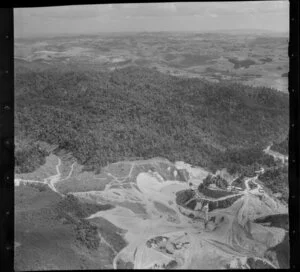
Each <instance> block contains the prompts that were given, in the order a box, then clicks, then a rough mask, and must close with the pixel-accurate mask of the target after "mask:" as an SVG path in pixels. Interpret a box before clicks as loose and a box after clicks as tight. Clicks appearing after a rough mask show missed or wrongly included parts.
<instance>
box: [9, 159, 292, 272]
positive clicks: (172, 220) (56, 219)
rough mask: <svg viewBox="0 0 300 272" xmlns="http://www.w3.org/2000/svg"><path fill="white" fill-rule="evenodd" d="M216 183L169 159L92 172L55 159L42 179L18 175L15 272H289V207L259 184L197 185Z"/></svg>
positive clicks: (122, 164) (252, 181)
mask: <svg viewBox="0 0 300 272" xmlns="http://www.w3.org/2000/svg"><path fill="white" fill-rule="evenodd" d="M43 169H48V170H47V171H48V172H47V173H48V176H46V175H41V171H42V170H43ZM208 174H209V172H207V171H206V170H204V169H202V168H200V167H192V166H191V165H188V164H185V163H183V162H176V163H172V162H170V161H168V160H166V159H163V158H153V159H149V160H132V161H129V160H128V161H121V162H117V163H113V164H109V165H108V166H106V167H103V168H102V169H101V171H98V172H97V173H96V172H87V171H85V170H84V168H83V167H82V166H81V165H80V164H79V163H77V162H76V161H75V160H74V159H72V158H70V157H69V158H66V157H59V156H57V155H54V154H52V153H51V154H50V155H49V157H47V158H46V163H45V165H42V166H41V167H40V168H38V169H37V170H36V171H34V172H32V173H28V174H16V176H15V185H16V198H15V199H16V227H15V233H16V241H15V242H16V244H15V268H16V269H18V270H24V269H26V270H45V269H107V268H115V269H123V268H128V269H132V268H133V269H147V268H166V269H168V268H180V269H199V268H200V267H201V269H222V268H256V267H260V268H279V267H286V265H287V256H285V255H284V254H283V252H284V248H286V247H287V246H288V239H287V236H286V228H287V226H286V225H280V224H276V222H277V221H278V220H276V215H277V214H279V213H280V214H286V213H287V206H285V205H284V204H282V203H281V202H280V201H279V200H277V199H276V198H273V197H272V196H270V195H268V194H267V193H266V192H265V191H264V189H263V186H262V185H261V184H260V182H258V175H257V176H255V177H249V178H248V177H245V178H244V180H243V183H244V187H245V188H244V189H242V190H240V191H239V192H238V193H236V192H235V193H232V194H229V195H227V196H222V197H220V198H209V197H207V196H203V195H202V194H200V193H199V191H198V186H199V184H201V183H202V182H203V179H204V178H205V177H206V176H207V175H208ZM210 174H211V173H210ZM250 184H251V186H250ZM253 184H255V186H253ZM191 203H193V204H191ZM269 221H270V222H271V223H270V224H269V225H268V222H269ZM57 252H59V254H57ZM24 256H25V257H26V258H24Z"/></svg>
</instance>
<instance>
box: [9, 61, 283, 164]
mask: <svg viewBox="0 0 300 272" xmlns="http://www.w3.org/2000/svg"><path fill="white" fill-rule="evenodd" d="M15 98H16V106H15V108H16V113H15V126H16V129H15V132H16V139H19V140H20V141H21V139H26V141H28V142H30V141H36V140H40V141H44V142H48V143H50V144H57V145H58V146H59V147H60V148H64V149H65V150H67V151H68V152H72V154H73V155H74V156H75V157H76V158H77V159H78V161H79V162H80V163H81V164H84V165H86V166H88V167H92V168H99V167H100V166H104V165H106V164H107V163H109V162H115V161H119V160H122V159H123V158H127V157H142V158H152V157H157V156H160V157H165V158H167V159H169V160H171V161H175V160H184V161H186V162H189V163H192V164H194V165H201V166H204V167H207V168H209V169H212V170H216V169H217V168H220V167H229V166H230V167H231V168H232V169H233V168H234V167H235V166H237V167H238V165H245V166H248V165H252V164H254V163H255V162H257V161H259V160H260V159H261V158H262V157H263V152H262V151H261V150H262V148H263V147H265V146H266V145H267V143H269V142H270V141H274V140H275V139H277V138H278V137H283V135H285V133H286V131H287V127H288V125H287V124H288V95H287V94H284V93H280V92H278V91H276V90H274V89H269V88H254V87H249V86H244V85H241V84H237V83H234V82H228V81H227V82H221V83H209V82H206V81H203V80H200V79H184V78H179V77H178V78H177V77H174V76H169V75H166V74H162V73H160V72H158V71H156V70H152V69H147V68H141V67H128V68H124V69H119V70H115V71H113V72H100V71H96V70H92V69H88V68H79V67H71V68H69V67H65V66H58V67H54V68H45V69H44V68H43V69H37V70H35V69H32V68H28V67H26V65H22V66H18V67H16V82H15ZM25 149H26V152H27V153H30V151H29V149H30V148H28V147H27V148H25V147H24V150H25ZM30 154H31V157H33V158H34V157H37V158H39V161H41V159H40V156H33V155H32V153H30ZM237 154H238V157H237ZM19 155H20V156H21V153H19ZM24 163H26V162H24ZM32 165H35V164H33V163H32ZM19 167H21V168H22V166H19ZM23 168H24V167H23ZM25 168H26V167H25Z"/></svg>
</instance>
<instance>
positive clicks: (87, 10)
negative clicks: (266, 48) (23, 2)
mask: <svg viewBox="0 0 300 272" xmlns="http://www.w3.org/2000/svg"><path fill="white" fill-rule="evenodd" d="M287 8H288V1H256V2H223V3H222V2H218V3H217V2H198V3H197V2H179V3H139V4H103V5H80V6H76V5H75V6H60V7H43V8H28V9H23V10H24V12H25V13H27V14H28V15H29V16H32V17H40V18H44V19H47V18H54V19H71V20H77V19H87V18H95V17H101V16H109V17H112V18H114V19H117V18H119V19H122V18H128V16H129V17H131V18H134V17H170V16H171V17H173V16H181V17H182V16H210V17H218V16H227V15H230V16H232V15H241V14H264V13H276V12H288V10H287Z"/></svg>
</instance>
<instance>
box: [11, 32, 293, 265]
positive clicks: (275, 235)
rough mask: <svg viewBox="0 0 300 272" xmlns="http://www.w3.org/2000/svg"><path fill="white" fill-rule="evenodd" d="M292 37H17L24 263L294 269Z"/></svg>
mask: <svg viewBox="0 0 300 272" xmlns="http://www.w3.org/2000/svg"><path fill="white" fill-rule="evenodd" d="M287 48H288V43H287V37H285V36H284V35H283V36H282V35H277V34H274V33H267V34H262V33H253V32H252V33H243V34H242V32H240V33H239V32H237V33H230V32H229V33H227V32H224V33H217V32H214V33H206V32H203V33H197V32H157V33H152V32H141V33H114V34H112V33H101V34H94V35H65V36H57V37H52V38H50V37H49V38H30V39H29V38H28V39H19V38H18V39H16V41H15V222H16V224H15V269H16V270H18V271H20V270H29V271H32V270H49V269H59V270H68V269H74V270H84V269H249V268H250V269H251V268H288V267H289V236H288V228H289V224H288V196H289V188H288V128H289V122H288V120H289V96H288V93H287V84H288V77H287V73H288V55H287Z"/></svg>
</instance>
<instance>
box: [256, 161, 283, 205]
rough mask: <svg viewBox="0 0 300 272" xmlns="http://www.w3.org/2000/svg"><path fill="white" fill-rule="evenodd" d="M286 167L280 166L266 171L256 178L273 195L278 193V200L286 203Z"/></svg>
mask: <svg viewBox="0 0 300 272" xmlns="http://www.w3.org/2000/svg"><path fill="white" fill-rule="evenodd" d="M288 173H289V171H288V167H287V166H282V167H277V168H273V169H269V170H266V171H265V173H263V174H261V175H260V176H259V177H258V178H259V180H260V181H262V182H263V184H264V185H265V186H266V187H268V188H270V189H271V190H272V192H273V193H280V194H281V196H280V197H278V198H279V199H282V200H284V201H285V202H286V203H287V202H288V198H289V184H288V182H289V180H288Z"/></svg>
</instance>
